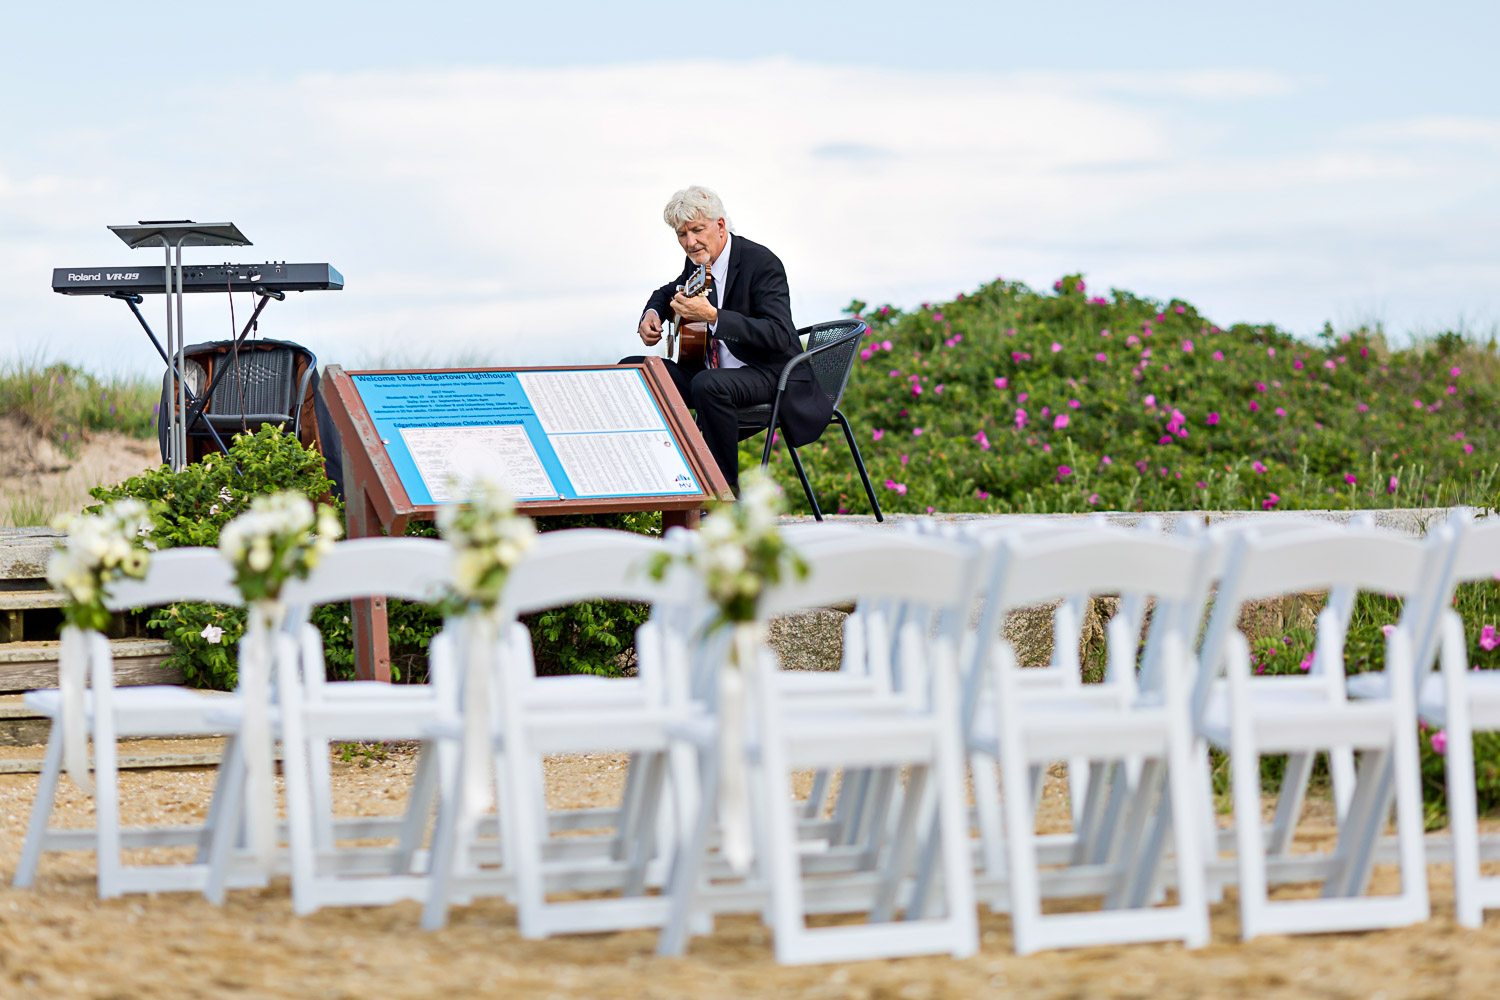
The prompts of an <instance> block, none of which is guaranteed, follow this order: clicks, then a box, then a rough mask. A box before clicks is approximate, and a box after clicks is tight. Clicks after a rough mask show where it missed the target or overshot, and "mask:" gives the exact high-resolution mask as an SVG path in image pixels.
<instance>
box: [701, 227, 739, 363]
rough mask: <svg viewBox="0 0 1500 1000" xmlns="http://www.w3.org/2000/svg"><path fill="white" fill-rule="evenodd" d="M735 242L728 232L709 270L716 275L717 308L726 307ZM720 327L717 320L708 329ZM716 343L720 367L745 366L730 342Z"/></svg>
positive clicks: (712, 330) (715, 298)
mask: <svg viewBox="0 0 1500 1000" xmlns="http://www.w3.org/2000/svg"><path fill="white" fill-rule="evenodd" d="M733 243H734V234H733V233H726V234H725V237H724V249H723V250H720V251H719V256H717V257H715V258H714V262H713V263H712V264H711V265H709V270H710V271H712V272H713V275H714V308H715V309H722V308H724V279H725V278H727V277H729V247H730V245H731V244H733ZM718 328H719V324H718V322H717V321H716V322H714V323H711V324H709V327H708V330H709V332H710V333H715V332H717V331H718ZM714 343H715V344H717V345H718V348H719V367H720V368H743V367H745V362H743V361H741V360H740V359H739V358H737V357H735V356H734V353H733V352H732V351H730V350H729V345H728V344H726V343H724V341H722V340H716V341H714Z"/></svg>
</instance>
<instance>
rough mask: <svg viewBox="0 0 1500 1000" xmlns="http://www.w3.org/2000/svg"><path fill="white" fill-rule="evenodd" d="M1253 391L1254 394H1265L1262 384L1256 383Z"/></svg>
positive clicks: (1264, 385) (1264, 387) (1264, 386)
mask: <svg viewBox="0 0 1500 1000" xmlns="http://www.w3.org/2000/svg"><path fill="white" fill-rule="evenodd" d="M1255 391H1256V392H1265V391H1266V384H1265V383H1264V382H1257V383H1255Z"/></svg>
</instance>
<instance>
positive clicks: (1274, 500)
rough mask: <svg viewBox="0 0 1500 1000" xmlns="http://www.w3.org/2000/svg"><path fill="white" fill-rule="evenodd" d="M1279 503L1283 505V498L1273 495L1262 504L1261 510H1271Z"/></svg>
mask: <svg viewBox="0 0 1500 1000" xmlns="http://www.w3.org/2000/svg"><path fill="white" fill-rule="evenodd" d="M1279 503H1281V497H1279V496H1277V495H1276V494H1275V493H1272V494H1270V495H1268V496H1267V497H1266V498H1265V499H1264V500H1262V501H1261V502H1260V508H1261V510H1271V509H1273V508H1274V507H1275V506H1276V505H1277V504H1279Z"/></svg>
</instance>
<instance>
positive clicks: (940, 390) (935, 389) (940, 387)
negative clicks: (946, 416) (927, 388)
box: [932, 382, 943, 396]
mask: <svg viewBox="0 0 1500 1000" xmlns="http://www.w3.org/2000/svg"><path fill="white" fill-rule="evenodd" d="M932 391H933V392H935V393H937V394H938V395H939V396H941V395H942V394H943V384H942V383H941V382H939V383H938V384H937V385H935V386H933V387H932Z"/></svg>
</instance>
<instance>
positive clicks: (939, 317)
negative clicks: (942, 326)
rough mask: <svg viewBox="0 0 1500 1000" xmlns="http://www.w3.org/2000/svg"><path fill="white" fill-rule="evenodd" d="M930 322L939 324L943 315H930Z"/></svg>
mask: <svg viewBox="0 0 1500 1000" xmlns="http://www.w3.org/2000/svg"><path fill="white" fill-rule="evenodd" d="M932 321H933V322H934V323H941V322H942V321H943V314H942V313H933V314H932Z"/></svg>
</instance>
